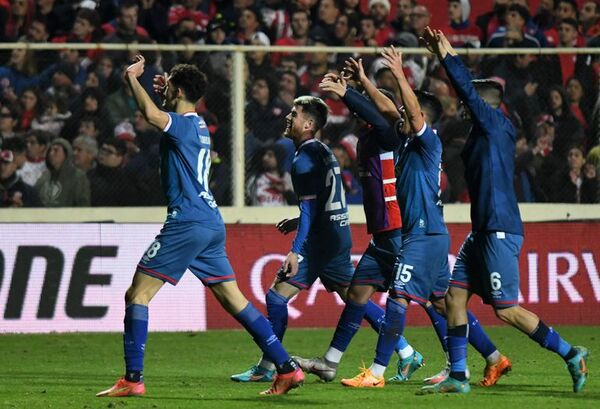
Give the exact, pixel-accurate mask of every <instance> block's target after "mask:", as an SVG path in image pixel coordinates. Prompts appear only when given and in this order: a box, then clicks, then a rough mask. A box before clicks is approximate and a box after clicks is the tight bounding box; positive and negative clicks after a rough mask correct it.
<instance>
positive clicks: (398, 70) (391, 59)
mask: <svg viewBox="0 0 600 409" xmlns="http://www.w3.org/2000/svg"><path fill="white" fill-rule="evenodd" d="M381 56H382V57H383V59H384V60H385V61H384V62H383V65H385V66H386V67H388V68H389V69H390V70H391V71H392V74H394V76H395V77H400V76H402V75H403V74H404V71H402V52H401V51H400V50H396V49H395V48H394V46H392V47H390V48H384V49H383V52H382V53H381Z"/></svg>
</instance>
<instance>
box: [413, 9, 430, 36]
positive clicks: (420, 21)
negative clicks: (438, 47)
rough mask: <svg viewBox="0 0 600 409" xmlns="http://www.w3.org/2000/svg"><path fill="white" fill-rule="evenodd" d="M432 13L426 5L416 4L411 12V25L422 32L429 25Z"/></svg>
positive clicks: (417, 31) (418, 31) (416, 30)
mask: <svg viewBox="0 0 600 409" xmlns="http://www.w3.org/2000/svg"><path fill="white" fill-rule="evenodd" d="M430 20H431V14H429V10H427V8H426V7H425V6H415V7H413V9H412V11H411V13H410V27H411V28H412V29H413V31H415V32H416V33H418V34H420V33H422V32H423V30H425V27H427V26H428V25H429V21H430Z"/></svg>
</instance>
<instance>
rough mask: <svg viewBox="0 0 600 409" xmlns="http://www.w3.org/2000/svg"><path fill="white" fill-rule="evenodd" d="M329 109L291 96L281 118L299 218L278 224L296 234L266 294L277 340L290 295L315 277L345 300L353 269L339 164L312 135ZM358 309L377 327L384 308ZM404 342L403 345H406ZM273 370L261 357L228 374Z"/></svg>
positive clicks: (327, 374)
mask: <svg viewBox="0 0 600 409" xmlns="http://www.w3.org/2000/svg"><path fill="white" fill-rule="evenodd" d="M328 110H329V108H328V107H327V105H326V104H325V102H323V101H322V100H321V99H320V98H316V97H312V96H302V97H298V98H296V99H295V100H294V106H293V108H292V110H291V112H290V113H289V114H288V116H287V117H286V120H287V126H286V130H285V135H286V136H287V137H288V138H291V139H292V140H293V141H294V144H295V145H296V154H295V157H294V160H293V164H292V172H291V176H292V183H293V185H294V191H295V192H296V194H297V195H298V201H299V207H300V217H299V218H294V219H285V220H283V221H281V222H280V223H278V224H277V228H278V229H279V230H280V231H281V232H282V233H284V234H287V233H289V232H292V231H294V230H296V229H297V233H296V237H295V239H294V241H293V243H292V248H291V250H290V252H289V253H288V255H287V256H286V259H285V261H284V263H283V266H282V269H281V270H280V273H279V274H278V275H277V277H276V279H275V282H274V283H273V286H272V288H271V289H270V290H269V291H268V292H267V294H266V297H265V298H266V304H267V312H268V317H269V321H270V322H271V325H272V326H273V331H274V332H275V334H276V335H277V336H278V337H279V339H280V340H282V339H283V336H284V334H285V331H286V328H287V322H288V310H287V304H288V301H289V300H290V299H291V298H292V297H293V296H295V295H296V294H298V293H299V292H300V291H301V290H304V289H307V288H309V287H310V286H311V285H312V284H313V283H314V282H315V280H316V279H317V278H320V279H321V281H322V283H323V285H325V287H326V288H327V289H328V290H329V291H336V292H337V293H338V294H339V295H340V297H341V298H342V299H343V300H345V301H346V300H347V290H348V286H349V285H350V280H351V279H352V275H353V273H354V267H353V265H352V262H351V259H350V250H351V248H352V237H351V233H350V221H349V218H348V209H347V207H346V198H345V194H344V188H343V184H342V180H341V174H340V173H341V172H340V167H339V164H338V162H337V160H336V158H335V156H334V155H333V153H332V152H331V150H330V149H329V148H328V147H327V145H325V144H323V143H322V142H321V141H319V140H318V139H317V133H318V132H319V131H320V130H321V128H322V127H323V126H324V125H325V123H326V122H327V114H328ZM392 170H393V167H392ZM346 305H347V306H348V304H346ZM350 305H353V304H352V303H350ZM347 308H348V307H347ZM361 308H362V310H361V311H362V312H361V313H360V314H359V315H360V319H359V322H360V321H361V320H362V319H363V316H364V317H365V318H366V319H367V321H368V322H369V323H370V324H371V326H372V327H373V328H375V329H376V330H378V329H379V328H380V326H381V322H382V321H383V315H384V310H383V309H382V308H381V307H380V306H378V305H377V304H375V303H373V302H372V301H369V302H366V303H365V305H363V306H361ZM365 310H366V311H365ZM344 317H345V316H344V314H342V317H341V318H340V319H341V320H342V321H343V320H344V319H345V318H344ZM359 326H360V324H359ZM404 343H405V345H402V347H403V348H405V349H406V348H411V347H410V345H408V343H406V342H405V341H404ZM340 357H341V355H340ZM295 359H296V358H295ZM330 359H331V361H330V362H329V363H328V364H326V365H325V366H323V367H321V371H320V372H319V373H318V375H319V376H320V377H321V379H323V380H325V381H331V380H333V379H334V378H335V376H336V372H337V362H339V359H337V358H336V356H333V357H331V358H330ZM273 369H274V368H273V363H272V361H271V360H270V358H269V357H267V356H263V357H262V358H261V360H260V361H259V363H258V364H256V365H253V366H252V367H251V368H250V369H248V370H247V371H246V372H243V373H240V374H236V375H232V377H231V379H232V380H234V381H237V382H261V381H267V380H269V379H270V377H271V376H272V375H271V374H272V372H273Z"/></svg>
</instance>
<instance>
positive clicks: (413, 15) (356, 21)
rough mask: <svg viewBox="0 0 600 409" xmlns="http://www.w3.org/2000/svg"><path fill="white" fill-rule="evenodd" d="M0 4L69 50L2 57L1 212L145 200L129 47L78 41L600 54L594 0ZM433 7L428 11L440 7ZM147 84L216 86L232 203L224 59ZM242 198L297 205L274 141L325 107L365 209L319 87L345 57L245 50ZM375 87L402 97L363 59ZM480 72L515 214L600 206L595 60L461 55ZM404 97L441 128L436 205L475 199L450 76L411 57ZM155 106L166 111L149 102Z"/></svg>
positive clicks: (342, 128)
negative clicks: (510, 170) (440, 34)
mask: <svg viewBox="0 0 600 409" xmlns="http://www.w3.org/2000/svg"><path fill="white" fill-rule="evenodd" d="M473 3H474V4H471V2H470V1H469V0H450V1H447V0H437V1H434V0H423V1H411V0H295V1H281V0H228V1H225V0H224V1H204V0H179V1H165V0H139V1H130V0H99V1H93V0H85V1H67V0H35V1H34V0H0V41H2V42H16V41H19V42H29V43H43V42H52V43H57V44H64V47H63V48H61V49H60V50H58V51H54V50H52V51H51V50H48V51H32V50H28V49H14V50H12V51H10V50H9V51H2V52H0V145H1V147H2V148H1V150H0V205H1V206H5V207H6V206H12V207H21V206H46V207H59V206H154V205H157V206H158V205H163V204H164V203H165V199H164V196H163V193H162V190H161V188H160V178H159V174H158V165H159V155H158V141H159V139H160V133H159V132H158V130H156V129H155V128H153V127H152V126H150V125H149V124H148V123H147V122H146V121H145V120H144V118H143V116H142V115H141V114H140V112H139V111H138V110H137V107H136V104H135V101H134V99H133V97H132V95H131V93H130V91H129V89H128V87H126V86H124V85H125V84H124V82H123V80H122V76H121V73H122V70H123V67H124V66H126V65H127V64H128V63H129V61H131V59H132V57H133V55H135V54H136V53H137V51H136V50H135V49H134V48H135V47H131V49H130V50H128V51H104V52H101V51H99V50H93V49H92V50H79V51H78V50H74V49H73V48H72V47H71V48H70V47H69V44H72V43H88V44H90V46H94V45H95V44H96V43H98V42H102V43H130V44H131V43H139V44H147V43H164V44H216V45H219V44H255V45H266V46H270V45H316V46H356V47H363V46H388V45H395V46H398V47H418V46H419V42H418V37H419V36H420V34H421V33H422V32H423V29H424V28H425V27H426V26H427V25H429V24H432V25H433V24H435V25H436V27H439V28H441V29H442V30H443V31H444V32H445V33H446V35H447V36H448V38H449V40H450V41H451V42H452V44H453V46H455V47H460V48H471V49H473V48H481V47H488V48H506V47H512V48H539V47H561V48H562V47H568V48H570V47H575V48H580V47H597V46H598V45H599V44H600V1H598V0H582V1H575V0H538V1H531V2H527V1H526V0H495V1H478V2H473ZM434 7H435V16H434V15H433V10H432V9H433V8H434ZM144 56H145V57H146V61H147V65H146V72H145V73H144V75H143V76H142V77H141V81H142V84H143V85H144V86H145V87H146V88H147V89H148V90H151V82H152V78H153V76H154V74H156V73H163V72H165V71H168V70H169V69H170V68H171V67H173V66H174V65H175V64H177V63H190V64H196V65H197V66H199V67H200V68H201V69H202V70H203V71H204V72H206V73H207V75H208V77H209V84H210V86H209V89H208V90H207V93H206V96H205V98H204V99H203V100H202V101H201V102H200V103H199V104H198V106H197V111H198V112H199V113H200V114H202V115H204V116H205V119H206V120H207V122H208V123H209V124H210V131H211V135H212V136H213V152H212V159H213V161H212V162H213V166H212V170H211V178H210V183H211V189H212V191H213V193H214V195H215V197H216V199H217V202H218V203H219V204H220V205H229V204H231V189H232V186H231V176H230V174H231V172H230V169H231V143H232V125H231V122H232V121H231V108H230V105H231V104H230V86H231V80H232V78H231V77H232V56H231V53H229V52H224V51H212V52H191V51H190V52H187V51H183V52H165V51H162V52H154V51H152V52H147V51H145V52H144ZM245 56H246V66H245V70H244V75H245V78H244V79H245V83H246V89H247V101H246V108H245V127H246V132H245V149H246V152H245V154H246V203H247V204H248V205H256V206H281V205H287V204H294V201H295V195H294V192H293V188H292V185H291V180H290V174H289V172H290V168H291V162H292V159H293V154H294V146H293V144H292V143H291V142H290V141H289V140H286V139H285V138H283V137H282V133H283V130H284V128H285V116H286V115H287V113H288V112H289V110H290V108H291V104H292V101H293V99H294V98H295V97H296V96H299V95H305V94H312V95H317V96H320V97H322V98H323V99H324V100H325V101H326V102H327V103H328V105H329V106H330V108H331V113H330V118H329V121H328V125H327V126H326V128H325V129H324V131H323V132H322V134H321V139H322V140H324V141H325V142H327V143H328V144H329V145H330V146H331V148H332V150H333V152H334V153H335V154H336V156H337V158H338V160H339V162H340V165H341V167H342V172H343V181H344V184H345V187H346V196H347V201H348V203H350V204H359V203H361V201H362V197H361V188H360V185H359V184H358V182H357V180H358V177H357V169H356V141H357V138H356V136H355V134H354V132H355V129H356V123H355V119H354V117H353V116H352V115H351V114H350V113H349V112H348V110H347V108H346V107H345V105H344V104H343V103H342V101H340V100H338V99H336V98H334V97H333V96H332V95H327V94H326V95H323V94H322V93H321V91H320V90H319V88H318V83H319V82H320V80H321V79H322V77H323V76H324V75H325V74H326V73H327V72H330V71H338V70H339V69H340V68H342V67H343V63H344V60H345V59H347V58H348V57H359V55H355V54H352V53H337V54H336V53H330V52H329V53H317V52H311V53H306V54H299V53H296V54H293V53H267V52H262V51H261V52H259V51H254V52H248V53H245ZM361 57H362V58H363V62H364V64H365V67H366V68H367V69H368V72H369V74H370V76H371V78H372V79H373V81H375V82H376V83H377V85H378V86H379V87H380V88H385V89H388V90H389V91H391V92H392V93H394V94H396V96H397V95H398V87H397V85H396V83H395V80H394V77H393V76H392V74H391V73H390V72H389V70H388V69H387V68H385V67H384V66H383V64H382V63H381V60H380V59H379V58H377V56H376V55H374V54H364V55H362V56H361ZM464 59H465V62H466V64H467V65H468V67H469V68H470V69H471V71H472V72H473V74H474V76H475V77H478V78H489V77H493V78H495V79H496V80H497V81H499V82H500V83H501V84H502V85H503V87H504V91H505V99H504V104H503V107H502V109H503V110H504V112H505V113H506V115H507V116H509V117H510V118H511V120H512V121H513V123H514V124H515V126H516V128H517V129H518V134H519V139H518V142H517V157H516V169H515V178H514V181H515V188H516V191H517V195H518V198H519V200H520V201H521V202H562V203H598V202H599V201H600V192H599V190H600V189H599V186H600V185H599V180H600V116H599V115H600V112H599V111H600V101H599V100H598V75H599V73H600V54H598V55H596V54H575V53H573V54H556V55H540V54H538V53H534V54H519V55H486V56H483V57H482V56H476V55H472V54H471V55H468V56H465V57H464ZM404 69H405V72H406V74H407V77H408V79H409V81H410V82H411V85H412V86H413V87H414V88H416V89H421V90H424V91H428V92H431V93H433V94H435V95H436V96H437V97H438V98H439V99H440V101H441V103H442V106H443V115H442V117H441V119H440V120H439V122H438V123H436V124H435V128H436V129H437V131H438V134H439V136H440V138H441V139H442V142H443V144H444V158H443V160H444V163H443V167H444V169H443V170H444V172H443V174H442V190H443V198H444V201H445V202H450V203H453V202H468V201H469V197H468V194H467V191H466V186H465V180H464V175H463V171H464V168H463V165H462V160H461V158H460V153H461V150H462V147H463V145H464V143H465V139H466V136H467V135H468V132H469V124H468V123H466V122H465V121H463V119H462V117H461V111H462V108H461V105H460V103H459V101H458V100H457V99H456V95H455V93H454V91H453V89H452V87H451V86H450V84H449V82H448V79H447V78H446V76H445V73H444V70H443V69H441V68H440V66H439V64H438V63H437V62H436V61H435V60H434V59H432V58H430V57H428V56H426V55H405V56H404ZM157 102H158V101H157Z"/></svg>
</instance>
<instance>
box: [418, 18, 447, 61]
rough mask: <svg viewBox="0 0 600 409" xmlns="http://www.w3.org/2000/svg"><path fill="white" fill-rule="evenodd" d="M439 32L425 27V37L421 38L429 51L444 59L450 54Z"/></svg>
mask: <svg viewBox="0 0 600 409" xmlns="http://www.w3.org/2000/svg"><path fill="white" fill-rule="evenodd" d="M439 33H441V31H439V30H435V31H434V30H432V29H431V28H430V27H429V26H427V27H425V31H424V32H423V37H421V38H420V40H421V42H422V43H423V44H424V45H425V47H426V48H427V50H428V51H429V52H430V53H432V54H435V55H436V56H437V57H438V58H440V59H443V58H444V57H446V54H447V53H448V52H447V51H446V49H445V48H444V46H443V45H442V42H441V38H440V35H439Z"/></svg>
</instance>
